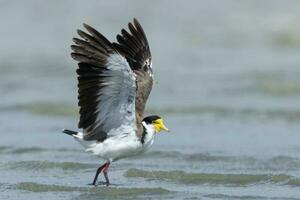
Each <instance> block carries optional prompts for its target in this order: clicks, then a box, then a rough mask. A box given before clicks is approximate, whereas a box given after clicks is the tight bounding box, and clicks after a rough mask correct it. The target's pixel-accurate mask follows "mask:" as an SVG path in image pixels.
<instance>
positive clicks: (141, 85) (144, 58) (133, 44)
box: [113, 19, 153, 137]
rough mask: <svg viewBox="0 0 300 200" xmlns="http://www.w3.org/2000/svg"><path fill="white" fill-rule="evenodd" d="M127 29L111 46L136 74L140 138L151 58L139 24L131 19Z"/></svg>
mask: <svg viewBox="0 0 300 200" xmlns="http://www.w3.org/2000/svg"><path fill="white" fill-rule="evenodd" d="M128 29H129V31H130V32H128V31H126V30H125V29H122V30H121V34H119V35H117V41H118V43H113V46H114V47H115V49H117V50H118V51H119V52H120V53H121V54H122V55H123V56H124V57H125V58H126V59H127V62H128V63H129V65H130V68H131V69H132V70H133V71H134V73H135V74H136V87H137V91H136V97H135V109H136V123H137V127H138V131H137V136H138V137H141V136H142V133H143V129H142V125H141V124H142V123H141V122H142V119H143V115H144V110H145V105H146V102H147V99H148V97H149V94H150V92H151V90H152V85H153V78H152V77H153V74H152V58H151V52H150V47H149V44H148V40H147V37H146V34H145V32H144V30H143V28H142V26H141V25H140V23H139V22H138V21H137V20H136V19H133V23H129V24H128Z"/></svg>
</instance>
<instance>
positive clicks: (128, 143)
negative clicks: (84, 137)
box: [86, 135, 144, 161]
mask: <svg viewBox="0 0 300 200" xmlns="http://www.w3.org/2000/svg"><path fill="white" fill-rule="evenodd" d="M143 150H144V148H143V145H142V143H141V142H140V141H139V140H138V138H136V137H135V136H128V135H123V136H114V137H110V138H107V139H106V140H105V141H103V142H97V143H93V144H91V145H89V147H88V148H87V149H86V151H88V152H92V153H93V154H95V155H97V156H99V157H101V158H103V159H106V160H111V161H114V160H118V159H121V158H124V157H130V156H134V155H137V154H139V153H141V152H143Z"/></svg>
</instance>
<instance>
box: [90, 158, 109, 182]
mask: <svg viewBox="0 0 300 200" xmlns="http://www.w3.org/2000/svg"><path fill="white" fill-rule="evenodd" d="M106 165H107V162H106V163H104V164H103V165H101V166H100V167H99V168H98V169H97V172H96V175H95V178H94V181H93V185H94V186H96V183H97V179H98V176H99V174H100V173H101V171H102V169H103V168H104V167H105V166H106Z"/></svg>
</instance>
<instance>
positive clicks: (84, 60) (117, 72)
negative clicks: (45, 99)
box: [71, 24, 136, 141]
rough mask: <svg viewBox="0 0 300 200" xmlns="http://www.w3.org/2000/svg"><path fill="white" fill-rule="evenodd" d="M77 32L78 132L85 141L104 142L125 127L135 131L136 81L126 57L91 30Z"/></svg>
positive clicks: (90, 28)
mask: <svg viewBox="0 0 300 200" xmlns="http://www.w3.org/2000/svg"><path fill="white" fill-rule="evenodd" d="M84 27H85V28H86V30H87V32H88V33H86V32H84V31H82V30H78V31H77V32H78V35H79V36H80V37H81V38H82V39H79V38H74V39H73V41H74V43H75V44H73V45H72V46H71V49H72V51H73V52H72V53H71V56H72V58H73V59H75V60H76V61H78V62H79V63H78V69H77V71H76V72H77V74H78V100H79V102H78V105H79V107H80V111H79V113H80V120H79V123H78V126H79V128H83V130H84V131H83V132H84V139H86V140H99V141H103V140H105V139H106V138H107V136H108V135H109V134H116V133H117V132H116V131H112V130H117V129H118V128H120V127H122V126H127V127H132V131H134V130H135V129H136V128H135V127H136V116H135V101H134V99H135V96H136V80H135V76H134V73H133V71H132V70H131V68H130V66H129V64H128V62H127V60H126V59H125V57H123V56H122V55H120V54H119V52H118V51H117V50H116V49H115V47H114V46H113V45H112V43H110V42H109V40H107V39H106V38H105V37H104V36H103V35H102V34H101V33H99V32H98V31H96V30H95V29H94V28H92V27H91V26H89V25H87V24H84Z"/></svg>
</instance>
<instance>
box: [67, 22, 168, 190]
mask: <svg viewBox="0 0 300 200" xmlns="http://www.w3.org/2000/svg"><path fill="white" fill-rule="evenodd" d="M83 27H84V28H85V31H82V30H80V29H78V30H77V33H78V35H79V36H80V37H79V38H78V37H75V38H73V44H72V45H71V49H72V52H71V57H72V58H73V59H74V60H75V61H77V62H78V68H77V70H76V72H77V75H78V78H77V79H78V106H79V115H80V117H79V123H78V128H79V129H82V131H81V132H80V131H72V130H69V129H63V130H62V132H63V133H66V134H68V135H71V136H72V137H74V138H75V140H77V141H78V142H79V143H80V144H81V145H82V146H83V147H84V148H85V151H86V152H90V153H92V154H94V155H97V156H99V157H100V158H102V159H104V160H105V161H106V162H105V163H104V164H103V165H101V166H100V167H99V168H98V169H97V171H96V174H95V177H94V179H93V182H92V185H94V186H97V185H98V176H99V174H100V173H101V172H103V174H104V178H105V184H106V186H109V185H110V181H109V178H108V170H109V167H110V165H111V163H112V162H115V161H117V160H119V159H123V158H126V157H131V156H135V155H139V154H141V153H144V152H145V151H147V150H148V149H149V148H150V147H151V146H152V144H153V142H154V139H155V136H156V134H157V133H159V132H161V131H168V132H169V129H168V128H167V127H166V126H165V124H164V120H163V118H162V117H160V116H158V115H150V116H146V117H145V116H144V110H145V105H146V102H147V100H148V97H149V94H150V92H151V90H152V86H153V84H154V83H155V81H154V80H153V69H152V57H151V52H150V47H149V44H148V40H147V37H146V34H145V32H144V30H143V28H142V26H141V24H140V23H139V21H138V20H137V19H136V18H134V19H133V22H129V23H128V29H129V31H128V30H125V29H122V30H121V33H120V34H118V35H117V36H116V39H117V41H116V42H110V41H109V40H108V39H107V38H106V37H105V36H103V35H102V34H101V33H100V32H98V31H97V30H96V29H95V28H93V27H92V26H90V25H87V24H85V23H84V24H83Z"/></svg>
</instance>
